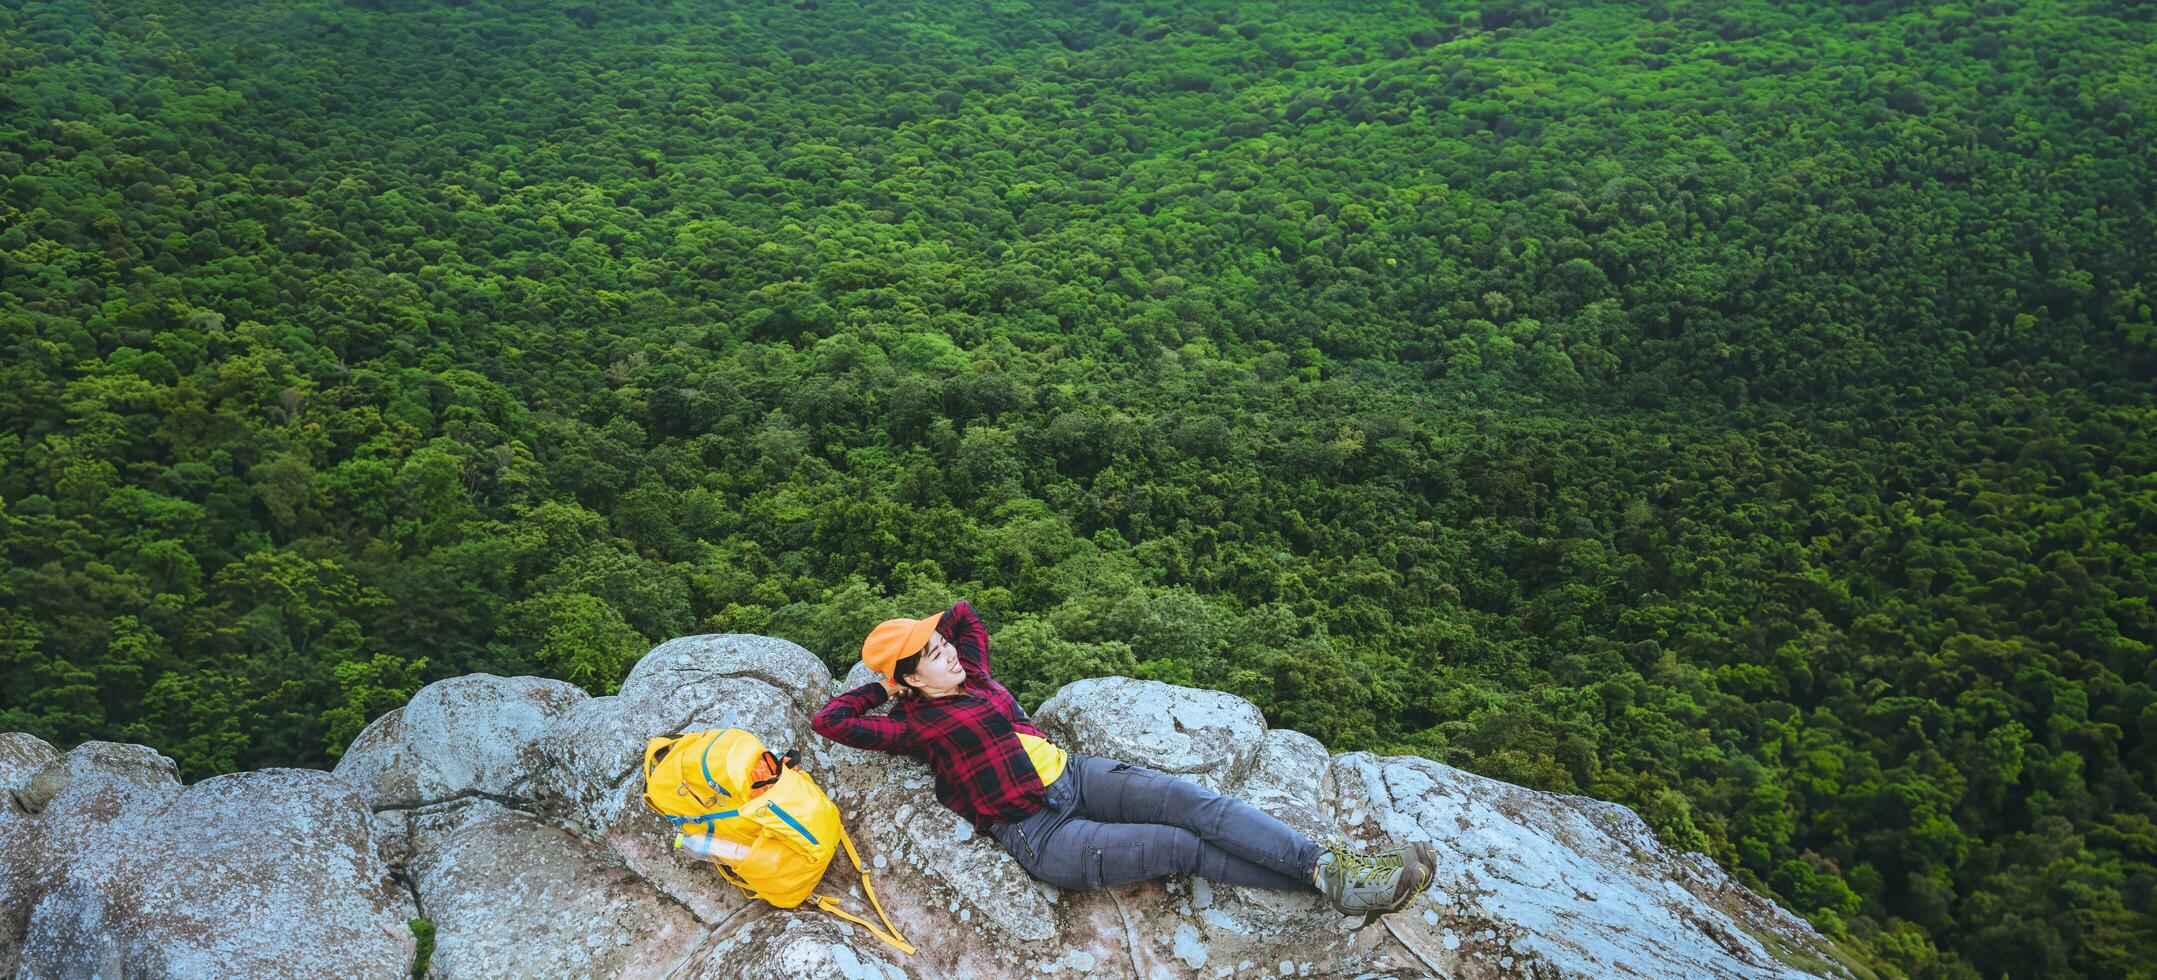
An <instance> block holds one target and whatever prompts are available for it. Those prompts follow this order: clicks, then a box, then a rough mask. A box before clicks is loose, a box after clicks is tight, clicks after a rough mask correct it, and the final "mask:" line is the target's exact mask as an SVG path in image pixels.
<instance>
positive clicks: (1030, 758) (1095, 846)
mask: <svg viewBox="0 0 2157 980" xmlns="http://www.w3.org/2000/svg"><path fill="white" fill-rule="evenodd" d="M861 660H862V663H864V664H866V665H868V667H869V669H871V670H874V671H876V672H877V673H878V674H879V675H881V676H880V678H879V679H878V681H877V682H876V683H874V684H864V685H862V686H861V687H859V688H856V689H854V690H852V691H848V692H846V693H844V694H841V695H839V696H838V697H835V698H833V699H831V702H830V703H829V704H826V705H825V706H824V708H823V710H821V711H819V712H817V715H816V719H815V720H814V721H813V722H811V725H812V727H814V728H815V729H816V732H817V734H819V735H822V736H824V737H825V738H828V739H831V740H833V741H835V742H840V743H843V744H846V745H852V746H856V747H858V748H865V749H878V750H881V751H885V752H892V753H897V754H903V755H910V756H913V757H914V758H917V759H920V760H921V761H923V762H925V763H927V764H928V766H929V768H930V769H931V770H932V771H933V772H934V773H935V775H936V797H937V799H938V800H939V801H940V802H942V803H943V804H944V805H945V806H947V807H949V808H951V809H952V810H953V811H955V812H957V813H958V814H959V815H960V816H962V817H965V818H966V819H967V820H968V821H969V822H971V823H972V824H973V825H974V828H975V829H976V830H978V831H980V832H982V833H985V834H988V835H989V836H991V837H993V838H995V840H996V841H997V842H998V843H999V844H1002V845H1003V847H1004V850H1006V851H1008V852H1009V853H1010V854H1011V856H1012V857H1013V858H1014V859H1016V860H1017V861H1018V862H1019V866H1020V867H1023V868H1025V869H1026V872H1027V873H1028V874H1031V875H1033V876H1034V877H1036V878H1039V879H1041V880H1042V881H1045V882H1048V883H1049V884H1051V885H1055V886H1057V887H1058V888H1071V889H1085V888H1102V887H1106V886H1110V885H1119V884H1123V883H1125V882H1131V881H1144V880H1146V879H1149V878H1158V877H1161V876H1163V875H1170V874H1195V875H1198V876H1200V877H1203V878H1209V879H1212V880H1214V881H1219V882H1223V883H1226V884H1234V885H1256V886H1258V887H1261V888H1272V889H1276V890H1282V891H1301V892H1323V893H1324V894H1325V896H1326V898H1327V900H1328V901H1330V902H1331V903H1332V904H1333V907H1334V908H1335V909H1336V910H1338V911H1339V912H1340V913H1341V914H1343V915H1360V916H1363V924H1364V925H1369V924H1370V923H1371V922H1373V921H1375V920H1376V919H1377V917H1378V916H1380V915H1383V914H1386V913H1388V912H1395V911H1399V910H1400V909H1401V908H1402V907H1403V906H1405V905H1406V904H1408V902H1409V901H1410V900H1412V899H1413V898H1414V897H1415V896H1416V894H1417V893H1419V892H1421V891H1422V890H1423V888H1424V887H1426V886H1427V885H1429V884H1430V881H1431V877H1432V875H1433V874H1434V873H1435V864H1436V855H1435V853H1434V852H1433V851H1432V850H1431V846H1430V845H1429V844H1428V843H1425V842H1421V841H1417V842H1414V843H1412V844H1409V845H1408V846H1406V847H1400V848H1395V849H1393V850H1390V851H1383V852H1379V853H1374V854H1363V853H1358V852H1355V851H1352V850H1350V849H1349V848H1348V847H1347V846H1346V845H1345V844H1342V843H1338V842H1336V843H1334V844H1332V845H1321V844H1319V843H1318V842H1316V841H1313V840H1311V839H1310V838H1308V837H1305V836H1304V835H1303V834H1301V833H1300V832H1298V831H1296V830H1295V829H1294V828H1291V827H1289V826H1288V825H1287V824H1284V823H1282V822H1280V821H1279V820H1276V819H1274V818H1273V817H1272V816H1271V815H1269V814H1267V813H1266V812H1264V811H1262V810H1259V809H1258V808H1256V807H1253V806H1251V805H1250V804H1248V803H1244V802H1243V801H1241V800H1237V799H1233V798H1230V797H1226V796H1221V795H1219V794H1217V793H1214V792H1213V791H1211V790H1208V789H1206V788H1205V787H1203V786H1200V785H1198V784H1197V783H1193V782H1190V781H1189V780H1184V779H1179V778H1176V777H1174V776H1170V775H1167V774H1165V773H1159V772H1155V771H1153V770H1151V769H1146V768H1144V767H1141V766H1134V765H1131V764H1130V763H1126V762H1117V761H1115V760H1112V759H1100V758H1095V757H1093V756H1089V755H1085V754H1082V753H1076V752H1067V751H1065V750H1064V749H1063V748H1062V747H1060V746H1057V745H1056V744H1055V743H1053V742H1051V741H1049V740H1048V737H1047V736H1046V735H1045V734H1043V733H1042V731H1041V730H1040V729H1039V728H1036V727H1035V726H1034V723H1033V719H1031V718H1029V717H1027V715H1026V712H1025V711H1024V710H1023V709H1021V708H1020V707H1019V704H1018V701H1017V700H1016V699H1014V698H1013V697H1012V696H1011V692H1010V691H1008V690H1006V689H1005V688H1004V686H1003V685H1002V684H999V683H997V682H996V680H995V679H994V678H992V677H991V676H990V675H989V635H988V631H987V630H986V629H985V628H983V627H982V625H981V620H980V618H979V617H978V616H976V615H975V614H974V610H973V606H972V605H970V604H968V603H966V602H963V601H962V602H959V603H958V604H957V605H954V606H952V607H951V609H949V610H948V611H946V612H942V613H938V614H937V615H934V616H930V617H928V618H926V619H890V620H885V621H884V622H882V623H879V624H878V625H877V627H876V629H875V630H873V631H871V632H870V633H869V637H868V639H866V640H864V641H863V642H862V646H861ZM902 692H903V693H902ZM893 696H898V697H900V698H901V700H900V701H899V702H898V703H897V704H895V705H893V707H892V709H891V713H890V715H889V716H888V717H884V718H870V717H865V715H866V714H867V712H869V711H871V710H873V709H875V708H876V707H877V706H878V705H879V704H882V703H884V701H885V700H887V699H889V698H891V697H893Z"/></svg>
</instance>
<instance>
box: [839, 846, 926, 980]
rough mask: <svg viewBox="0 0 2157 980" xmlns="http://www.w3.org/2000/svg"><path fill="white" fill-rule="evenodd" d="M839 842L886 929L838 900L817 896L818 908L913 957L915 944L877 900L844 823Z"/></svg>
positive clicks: (867, 874)
mask: <svg viewBox="0 0 2157 980" xmlns="http://www.w3.org/2000/svg"><path fill="white" fill-rule="evenodd" d="M839 842H840V843H842V844H845V845H846V857H847V860H849V861H852V862H854V870H855V871H857V872H860V873H861V890H862V891H864V892H866V893H868V896H869V904H870V905H871V906H872V907H874V908H875V909H876V917H877V918H878V919H881V920H883V923H884V928H883V929H878V928H877V927H875V926H873V925H870V924H869V922H868V920H866V919H863V918H861V917H859V916H856V915H853V914H850V913H848V912H847V911H846V910H845V908H844V907H842V906H841V905H840V904H839V900H838V899H836V898H832V897H830V896H827V895H818V896H816V907H817V908H820V909H823V910H824V911H826V912H829V913H831V914H833V915H836V916H838V917H839V918H842V919H845V920H846V921H848V922H852V923H854V924H856V925H859V926H861V927H862V928H863V929H867V930H869V934H870V935H873V936H875V937H876V938H878V939H881V940H883V941H884V942H886V943H889V944H890V945H891V947H892V948H893V949H896V950H898V951H899V952H902V953H905V954H907V955H909V956H911V955H913V953H914V946H913V944H912V943H909V942H907V941H906V937H905V936H902V935H900V934H899V927H897V926H894V925H892V924H891V917H890V916H888V915H885V914H884V903H882V902H879V901H877V900H876V886H875V885H872V884H869V869H867V868H864V867H862V866H861V854H860V853H859V852H857V851H855V850H854V838H853V837H851V836H849V835H848V834H847V832H846V824H844V823H841V824H840V825H839ZM887 929H888V930H890V931H889V932H886V931H885V930H887Z"/></svg>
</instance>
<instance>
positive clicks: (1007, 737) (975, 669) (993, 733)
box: [809, 600, 1047, 834]
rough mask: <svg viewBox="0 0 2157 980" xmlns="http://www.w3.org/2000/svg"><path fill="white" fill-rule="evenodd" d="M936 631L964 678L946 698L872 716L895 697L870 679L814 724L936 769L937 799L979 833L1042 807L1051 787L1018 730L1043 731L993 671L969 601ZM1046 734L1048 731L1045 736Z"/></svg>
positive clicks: (831, 735)
mask: <svg viewBox="0 0 2157 980" xmlns="http://www.w3.org/2000/svg"><path fill="white" fill-rule="evenodd" d="M936 632H938V633H941V634H943V636H944V638H945V639H948V640H950V641H951V645H952V646H954V647H957V648H958V652H959V664H960V666H963V667H965V668H966V680H965V681H964V682H963V683H961V684H960V685H959V691H958V693H955V694H949V695H946V696H944V697H940V698H918V697H907V698H901V699H899V701H898V702H897V703H896V704H893V705H892V706H891V713H890V714H889V715H888V716H886V717H881V718H867V717H863V715H865V714H866V713H868V712H870V711H873V710H875V708H876V706H877V705H880V704H883V703H884V701H885V700H886V699H888V698H889V697H890V695H888V694H886V693H884V686H883V685H882V684H864V685H862V686H861V687H857V688H855V689H853V690H851V691H848V692H846V693H845V694H841V695H839V696H838V697H835V698H832V699H831V703H829V704H826V705H824V708H823V710H821V711H818V712H817V713H816V718H815V719H814V720H812V721H810V722H809V727H810V728H812V729H815V730H816V733H817V734H818V735H822V736H824V737H825V738H828V739H831V740H832V741H834V742H839V743H841V744H844V745H852V746H855V747H857V748H864V749H877V750H879V751H883V752H893V753H898V754H900V755H909V756H912V757H914V758H916V759H919V760H921V761H923V762H925V763H928V765H929V769H930V770H931V771H933V772H935V773H936V799H937V800H938V801H939V802H941V803H943V804H944V805H945V806H947V807H950V808H951V809H952V810H954V811H956V812H957V813H958V815H959V816H962V817H965V818H966V819H967V820H968V821H969V822H971V823H972V824H973V825H974V829H975V830H976V831H979V832H981V833H984V834H985V833H988V829H989V826H990V825H991V824H996V823H1007V822H1010V821H1013V820H1018V819H1020V818H1023V817H1025V816H1028V815H1029V814H1033V813H1036V812H1039V811H1040V809H1041V798H1042V796H1043V795H1044V794H1045V793H1047V790H1046V789H1045V788H1044V787H1043V786H1042V785H1041V776H1040V774H1039V773H1036V772H1035V771H1034V763H1033V760H1032V759H1030V758H1028V757H1027V755H1026V749H1025V748H1024V747H1023V746H1021V745H1020V744H1019V737H1018V733H1019V732H1025V733H1027V734H1029V735H1041V730H1040V729H1039V728H1035V727H1034V722H1033V719H1031V718H1028V717H1026V712H1025V711H1023V710H1021V709H1020V708H1019V702H1018V700H1017V699H1015V698H1013V697H1012V696H1011V692H1010V691H1007V690H1005V689H1004V686H1003V685H1002V684H998V683H996V681H995V680H994V679H993V678H991V677H990V676H989V631H988V630H986V629H983V628H982V626H981V618H980V617H978V616H976V615H974V607H973V606H971V605H968V604H967V603H966V602H964V601H963V600H962V601H961V602H959V604H958V605H955V606H952V607H951V611H950V612H947V613H945V614H944V618H943V619H942V620H940V621H938V622H937V624H936ZM1044 737H1045V736H1044Z"/></svg>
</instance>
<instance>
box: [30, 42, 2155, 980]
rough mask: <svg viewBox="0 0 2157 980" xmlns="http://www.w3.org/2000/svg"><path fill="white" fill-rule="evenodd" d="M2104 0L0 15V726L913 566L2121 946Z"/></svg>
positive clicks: (910, 594) (1385, 729) (2136, 208)
mask: <svg viewBox="0 0 2157 980" xmlns="http://www.w3.org/2000/svg"><path fill="white" fill-rule="evenodd" d="M2152 12H2153V8H2152V7H2151V6H2150V5H2147V4H2141V3H2134V2H2128V0H2047V2H2037V3H2006V2H1993V0H1987V2H1975V3H1940V4H1919V5H1912V4H1903V3H1895V2H1888V0H1875V2H1871V3H1798V2H1766V0H1734V2H1705V0H1698V2H1695V0H1646V2H1640V3H1609V2H1598V3H1588V2H1582V3H1566V2H1547V0H1491V2H1473V0H1466V2H1456V0H1429V2H1419V3H1407V2H1394V3H1382V2H1373V3H1347V2H1306V3H1284V4H1269V3H1228V2H1204V0H1193V2H1181V3H1163V2H1152V3H1148V2H1119V0H1093V2H1077V0H1046V2H1044V3H1038V4H1019V3H1011V2H1006V0H989V2H979V3H964V4H950V3H912V2H904V0H884V2H875V3H866V2H851V0H794V2H788V3H773V2H766V3H732V2H696V3H690V2H677V0H622V2H611V3H598V2H594V0H584V2H516V3H511V2H507V0H462V2H457V0H265V2H260V3H248V4H232V3H218V2H212V0H156V2H153V0H0V286H4V288H0V731H24V732H29V733H32V734H34V735H36V736H38V737H39V738H42V739H44V740H47V741H49V742H50V743H52V744H53V745H54V746H56V747H57V749H58V750H60V751H63V752H64V751H66V750H68V749H69V748H71V747H73V746H75V745H77V744H78V743H80V742H82V741H84V740H86V739H105V740H113V741H120V742H132V743H140V744H144V745H148V746H152V747H154V748H155V749H156V750H157V751H159V752H162V753H165V754H166V755H168V756H170V757H171V758H172V759H174V760H175V761H176V762H177V765H178V770H179V773H180V775H181V776H183V777H184V778H186V779H188V780H190V781H192V780H198V779H202V778H204V777H207V776H210V775H213V774H218V773H224V772H231V771H235V770H247V769H259V768H263V767H272V766H295V765H296V766H314V767H326V766H329V765H332V764H334V763H335V762H336V759H335V755H336V753H338V752H339V751H340V750H341V748H342V747H343V746H345V745H347V744H348V743H349V742H350V741H351V740H352V739H353V738H354V736H356V735H357V734H358V733H360V731H361V730H362V729H363V728H364V727H365V726H366V725H367V724H368V723H369V721H370V720H372V719H374V718H376V717H379V716H381V715H382V714H384V713H385V712H387V711H389V710H391V709H393V708H395V707H397V706H399V705H402V704H404V703H405V701H406V700H407V699H408V698H410V697H411V695H412V694H413V693H414V692H416V691H417V690H419V689H420V688H421V686H423V685H424V684H426V683H428V682H430V681H434V680H439V679H442V678H448V677H453V676H457V675H462V674H466V673H472V672H490V673H495V674H501V675H525V674H532V675H542V676H547V677H552V678H557V679H561V680H566V681H569V682H572V683H574V684H577V685H579V686H580V687H582V688H584V689H585V690H587V691H588V692H591V693H594V694H605V693H608V692H610V691H612V690H614V689H615V688H616V687H617V685H619V684H620V683H621V681H622V679H623V677H624V676H625V674H626V671H627V669H628V666H629V665H630V664H631V663H632V662H633V661H634V660H635V659H636V658H637V657H638V656H639V655H641V654H642V653H643V652H644V651H646V650H648V649H650V647H651V646H652V645H653V644H654V643H657V642H659V641H662V640H665V639H668V638H671V637H675V636H679V635H686V634H696V633H715V632H742V633H760V634H769V635H772V636H777V637H783V638H785V639H788V640H792V641H794V642H797V643H800V644H801V645H803V646H804V647H806V648H807V649H809V650H811V651H814V652H815V653H816V654H817V655H818V656H820V657H821V658H823V660H824V661H825V663H826V664H827V666H829V667H831V668H833V669H834V670H835V671H841V672H843V669H844V667H845V666H846V665H847V664H848V663H849V662H850V661H852V660H853V658H854V655H855V652H856V651H857V650H858V648H859V643H860V639H861V636H862V635H863V633H864V631H865V630H866V628H867V626H868V625H869V624H873V623H874V622H876V621H877V620H879V619H881V618H883V617H886V616H893V615H919V614H921V613H922V612H923V611H927V610H933V609H938V608H942V607H943V606H944V605H945V604H947V603H948V602H949V601H950V600H952V599H954V598H958V597H965V598H968V599H970V600H971V601H972V602H973V603H974V604H975V606H976V607H978V608H979V609H980V610H981V611H982V613H983V615H984V617H985V619H986V620H987V622H988V625H989V627H990V628H991V630H992V631H993V633H994V635H995V638H996V644H997V650H998V656H999V661H998V673H999V676H1001V677H1004V678H1006V680H1007V683H1010V684H1011V685H1012V687H1013V689H1014V690H1015V691H1016V692H1017V693H1018V694H1019V695H1020V697H1021V700H1022V702H1023V703H1025V704H1026V705H1027V706H1028V707H1033V706H1036V705H1038V704H1039V703H1040V702H1041V701H1042V700H1043V699H1044V698H1046V697H1047V696H1048V695H1049V694H1051V693H1052V692H1054V691H1056V690H1057V689H1058V688H1059V687H1060V686H1062V685H1064V684H1065V683H1067V682H1070V681H1072V680H1075V679H1079V678H1086V677H1094V676H1100V675H1109V674H1124V675H1130V676H1134V677H1139V678H1146V679H1153V680H1160V681H1166V682H1170V683H1174V684H1180V685H1188V686H1196V687H1202V688H1210V689H1215V690H1219V691H1225V692H1229V693H1232V694H1234V695H1237V696H1239V697H1242V698H1245V699H1248V700H1249V701H1250V702H1252V703H1253V704H1255V705H1257V706H1258V708H1259V709H1260V710H1261V711H1262V712H1263V714H1264V717H1265V720H1266V721H1267V722H1268V723H1269V724H1271V725H1274V726H1277V727H1281V728H1287V729H1294V730H1299V731H1303V732H1306V733H1309V734H1312V735H1314V736H1317V737H1319V738H1321V739H1323V740H1324V741H1325V742H1326V744H1327V745H1329V746H1330V747H1331V748H1332V749H1334V750H1336V751H1354V750H1367V751H1372V752H1381V753H1388V754H1401V755H1418V756H1423V757H1426V758H1429V759H1432V760H1436V761H1438V762H1441V763H1444V764H1447V765H1450V766H1455V767H1459V768H1461V769H1464V770H1467V771H1470V772H1474V773H1478V774H1482V775H1487V776H1490V777H1494V778H1497V779H1501V780H1506V781H1509V782H1513V783H1518V784H1521V785H1525V786H1528V787H1532V788H1535V789H1538V790H1545V791H1551V792H1559V793H1581V794H1587V795H1591V796H1595V797H1597V798H1600V799H1606V800H1612V801H1617V802H1620V803H1623V804H1625V805H1627V806H1630V807H1632V808H1634V809H1635V810H1637V811H1638V812H1639V813H1640V814H1641V815H1642V816H1643V817H1644V818H1645V819H1646V820H1647V822H1648V823H1649V825H1650V826H1651V827H1652V828H1653V829H1654V831H1655V832H1656V834H1657V835H1658V836H1659V838H1660V839H1661V840H1662V841H1663V843H1665V844H1666V845H1668V846H1670V847H1672V848H1674V849H1676V850H1679V851H1698V852H1702V853H1705V854H1707V855H1709V856H1710V857H1712V858H1713V859H1714V860H1715V861H1716V862H1717V863H1718V864H1719V865H1720V866H1722V867H1723V868H1725V869H1727V870H1728V871H1729V873H1730V874H1732V875H1733V876H1734V877H1735V878H1736V879H1737V880H1739V881H1741V882H1743V883H1745V884H1747V885H1749V886H1751V887H1754V888H1756V889H1758V890H1759V891H1761V892H1762V893H1763V894H1766V895H1769V896H1771V897H1772V898H1774V899H1775V900H1776V901H1778V902H1780V903H1782V904H1783V905H1785V906H1787V907H1788V908H1790V909H1792V910H1794V911H1797V912H1799V913H1801V914H1803V915H1805V916H1806V917H1807V918H1808V919H1809V920H1810V922H1811V923H1812V924H1813V925H1814V926H1815V927H1817V928H1818V929H1820V930H1821V931H1822V932H1823V933H1824V934H1827V935H1829V936H1832V937H1835V938H1837V939H1838V941H1841V942H1844V943H1847V944H1848V945H1849V947H1850V948H1851V949H1852V950H1855V951H1857V953H1858V955H1860V956H1862V957H1866V958H1868V961H1869V962H1871V963H1872V964H1873V965H1874V966H1875V967H1877V968H1878V969H1879V970H1881V971H1882V972H1883V975H1896V974H1902V975H1907V976H1913V977H1958V978H1959V977H1973V978H1974V977H1995V976H2014V977H2039V976H2043V977H2068V976H2088V977H2110V976H2128V975H2137V976H2149V975H2150V972H2149V971H2150V970H2151V966H2150V964H2152V963H2157V917H2153V915H2152V913H2151V911H2150V910H2151V909H2152V908H2153V907H2157V895H2153V891H2157V823H2153V818H2157V799H2153V797H2152V794H2153V792H2157V691H2153V688H2157V666H2153V658H2152V644H2153V643H2157V610H2153V609H2152V607H2151V599H2152V595H2153V592H2157V569H2153V567H2152V556H2153V555H2157V439H2153V435H2152V431H2151V430H2152V426H2153V424H2157V397H2153V390H2152V386H2153V378H2157V318H2153V316H2152V312H2151V307H2152V304H2153V302H2157V297H2153V296H2152V295H2151V293H2150V281H2151V268H2152V262H2151V259H2152V250H2153V242H2157V222H2153V213H2157V180H2152V173H2153V172H2157V159H2153V154H2157V151H2153V149H2152V147H2157V120H2153V112H2157V29H2153V26H2152Z"/></svg>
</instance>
